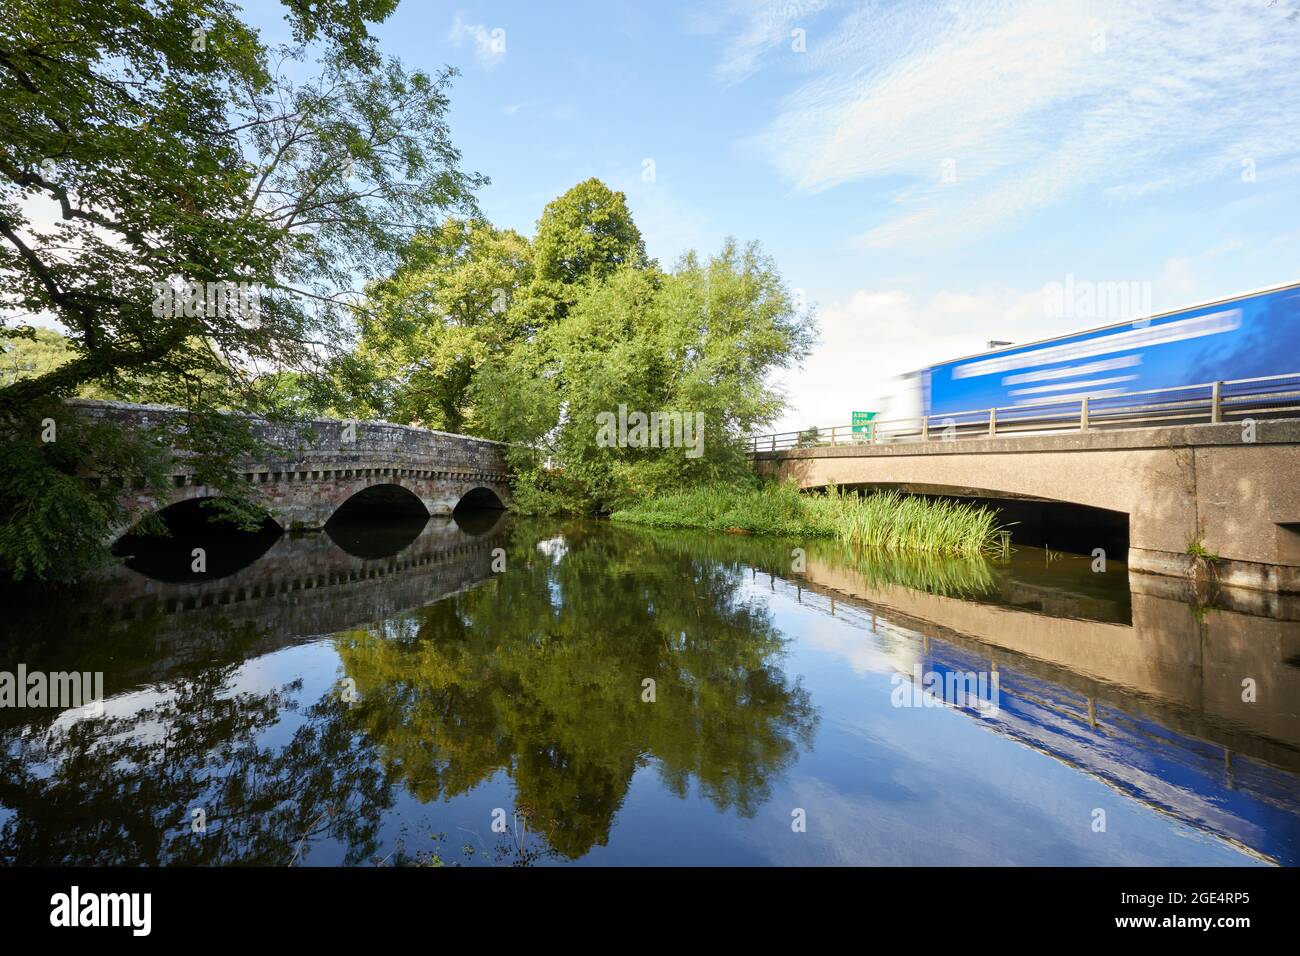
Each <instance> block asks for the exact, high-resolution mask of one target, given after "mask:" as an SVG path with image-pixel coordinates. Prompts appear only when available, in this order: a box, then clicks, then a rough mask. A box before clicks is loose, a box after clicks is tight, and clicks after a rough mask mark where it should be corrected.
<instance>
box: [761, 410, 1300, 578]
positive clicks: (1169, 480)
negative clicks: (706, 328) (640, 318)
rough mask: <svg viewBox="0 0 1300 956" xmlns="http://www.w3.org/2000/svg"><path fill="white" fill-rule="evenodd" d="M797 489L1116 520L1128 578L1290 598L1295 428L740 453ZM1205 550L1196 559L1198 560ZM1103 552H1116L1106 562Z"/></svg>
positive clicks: (1299, 444)
mask: <svg viewBox="0 0 1300 956" xmlns="http://www.w3.org/2000/svg"><path fill="white" fill-rule="evenodd" d="M749 457H750V460H751V462H752V463H753V467H754V470H755V471H756V472H757V473H759V474H761V475H768V476H771V477H775V478H779V479H784V480H792V481H795V482H797V483H798V484H799V486H800V487H801V488H807V489H811V488H823V487H826V486H828V485H832V484H834V485H841V486H854V487H868V488H896V489H899V490H901V491H905V492H909V493H916V494H940V495H953V496H971V497H980V498H1003V499H1030V500H1037V501H1054V502H1067V503H1072V504H1078V505H1085V506H1089V507H1093V508H1100V509H1106V510H1108V511H1115V512H1122V513H1124V514H1126V515H1127V516H1128V529H1129V551H1128V556H1127V557H1128V565H1129V568H1130V569H1131V570H1134V571H1138V572H1144V573H1150V574H1164V575H1178V576H1185V575H1192V576H1195V575H1198V574H1202V575H1208V576H1211V577H1213V578H1214V579H1215V580H1217V581H1218V582H1219V583H1220V584H1222V585H1225V586H1230V587H1245V588H1254V589H1258V590H1262V591H1273V592H1284V593H1295V592H1300V421H1298V420H1295V419H1280V420H1272V421H1259V422H1252V423H1251V428H1250V429H1249V430H1248V429H1246V428H1245V427H1244V426H1243V424H1242V423H1240V422H1223V423H1218V424H1204V425H1185V426H1172V427H1171V426H1165V427H1158V428H1134V429H1125V430H1095V431H1081V432H1067V433H1058V434H1045V435H1016V436H1006V437H991V438H986V439H964V440H961V441H943V440H938V441H927V442H912V443H906V444H874V445H872V444H860V445H847V446H830V447H811V448H788V449H781V450H777V451H757V452H751V453H750V456H749ZM1202 552H1203V553H1205V554H1208V555H1212V556H1217V559H1216V560H1208V561H1207V560H1206V559H1205V558H1203V557H1200V558H1198V557H1197V555H1198V554H1201V553H1202ZM1111 557H1119V556H1118V555H1111Z"/></svg>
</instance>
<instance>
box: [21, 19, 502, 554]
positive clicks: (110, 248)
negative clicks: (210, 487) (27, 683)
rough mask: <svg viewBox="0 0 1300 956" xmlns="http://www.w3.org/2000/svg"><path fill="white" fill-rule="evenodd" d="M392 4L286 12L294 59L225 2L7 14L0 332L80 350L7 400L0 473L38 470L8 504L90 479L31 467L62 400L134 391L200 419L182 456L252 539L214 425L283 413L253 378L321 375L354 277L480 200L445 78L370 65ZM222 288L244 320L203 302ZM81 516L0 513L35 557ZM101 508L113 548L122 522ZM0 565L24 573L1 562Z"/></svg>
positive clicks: (388, 262)
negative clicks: (375, 26)
mask: <svg viewBox="0 0 1300 956" xmlns="http://www.w3.org/2000/svg"><path fill="white" fill-rule="evenodd" d="M394 6H395V0H325V2H320V3H314V4H304V3H299V2H297V0H285V9H286V16H287V18H288V19H289V21H290V23H291V24H292V26H293V30H294V34H295V40H296V45H295V46H294V47H292V48H285V49H277V50H274V51H272V50H269V49H267V48H266V47H265V46H264V45H263V44H262V43H261V41H260V40H259V38H258V36H257V34H256V33H255V31H254V30H252V28H250V27H249V26H247V25H246V24H244V23H243V22H241V21H240V20H239V18H238V16H237V13H236V11H237V8H236V7H235V6H234V5H233V4H231V3H229V2H226V0H121V2H115V3H110V4H85V3H83V2H81V0H50V2H47V3H43V4H39V5H37V4H31V3H27V2H23V0H0V14H2V15H0V23H2V24H3V26H0V76H2V77H3V82H2V83H0V132H2V133H3V135H2V136H0V315H4V316H14V315H17V316H31V315H51V316H53V317H55V318H56V319H57V320H58V321H59V322H60V323H61V324H62V325H63V326H64V328H66V329H67V331H68V335H69V347H70V349H71V352H72V356H71V358H70V360H69V361H66V362H63V363H61V364H59V365H58V366H56V367H53V368H50V369H48V370H46V371H44V372H42V373H41V374H39V375H34V376H30V377H24V378H18V379H15V380H14V381H10V382H7V383H5V384H3V385H0V428H2V430H3V433H4V435H5V436H6V438H5V439H4V440H3V446H4V447H0V466H2V467H4V468H5V469H6V470H7V469H9V468H11V467H23V468H29V469H35V471H34V472H33V473H32V474H31V475H29V476H28V479H29V480H27V481H24V482H22V483H20V484H19V485H15V484H14V483H9V484H7V486H6V491H7V492H15V491H18V490H21V489H23V488H28V487H33V488H37V489H40V488H44V487H46V486H47V485H48V484H49V482H46V481H43V480H42V478H41V476H42V475H46V476H48V477H49V478H50V480H51V481H53V477H54V475H55V473H56V472H57V473H63V472H60V469H66V468H68V467H71V468H73V469H74V470H75V469H77V468H81V467H82V466H83V465H84V464H85V462H84V461H81V462H70V461H69V460H68V458H67V457H66V455H64V454H63V453H62V451H61V452H60V454H59V456H58V459H59V460H58V462H57V463H56V461H55V460H54V459H53V458H52V457H51V452H50V449H49V447H48V445H42V446H36V447H35V449H34V450H33V448H32V447H30V446H31V445H32V443H34V442H36V441H37V437H36V436H37V435H38V434H39V433H40V423H41V421H42V420H43V419H44V418H46V417H50V416H51V415H53V416H54V417H56V418H57V417H59V414H58V410H57V407H56V404H55V403H57V400H58V399H61V398H64V397H67V396H70V395H73V394H75V393H77V392H78V391H79V390H81V389H83V388H85V387H87V386H90V385H100V386H103V387H105V388H107V389H109V390H110V391H112V392H113V393H115V394H124V393H126V394H130V393H132V392H137V391H139V390H141V389H143V388H145V387H147V388H148V390H149V393H150V396H151V397H152V398H153V399H154V400H156V401H161V402H167V403H170V404H175V405H180V406H184V407H186V408H189V409H191V410H192V414H191V416H190V419H189V420H188V421H185V422H184V423H183V426H184V427H183V430H182V431H181V432H179V433H178V436H177V437H178V440H179V441H181V442H182V445H181V447H183V448H185V450H187V451H189V452H192V453H194V454H195V455H197V456H198V457H200V458H202V459H205V460H207V461H208V462H209V465H210V467H208V469H207V471H208V477H210V478H211V479H212V480H213V481H214V483H215V484H216V485H217V486H218V487H219V488H220V489H221V490H222V491H224V492H225V493H226V494H227V495H228V496H229V500H230V501H232V502H234V504H233V505H232V507H233V508H234V512H235V514H236V516H237V517H242V518H244V519H249V518H251V515H252V511H251V509H249V508H246V507H245V508H241V507H240V503H241V501H242V503H243V504H244V505H247V504H248V502H247V500H246V495H247V491H246V490H245V489H244V488H243V486H242V484H241V483H240V482H238V480H237V471H238V469H237V468H236V467H235V466H234V458H235V457H236V453H237V452H239V451H243V450H245V447H246V445H247V441H246V440H245V441H242V442H241V439H240V436H239V435H238V434H236V432H237V430H238V428H237V425H236V423H234V422H232V420H230V419H229V417H223V416H218V415H216V414H215V410H216V409H218V408H221V407H235V408H243V407H249V408H254V409H257V408H261V407H262V403H264V402H266V401H269V400H273V399H274V398H275V397H276V396H277V394H278V393H277V392H276V391H275V390H266V389H263V390H258V389H255V388H254V387H253V385H252V383H253V381H254V380H255V379H256V378H257V377H258V376H259V375H260V374H262V373H264V372H267V371H279V370H285V369H288V370H296V371H300V372H303V373H306V374H316V373H317V371H318V368H319V365H320V363H321V362H322V361H323V360H324V359H325V358H326V357H328V356H329V354H330V353H331V352H332V351H336V350H337V349H338V348H339V346H340V344H341V343H342V342H343V341H344V338H345V337H344V334H343V333H344V327H343V325H342V317H343V316H344V315H346V314H347V306H348V305H349V304H351V303H355V302H356V301H357V295H358V293H357V290H355V289H354V288H353V287H354V285H356V283H357V280H358V279H361V280H364V279H366V278H378V277H380V276H382V275H385V274H387V273H388V272H390V271H391V270H392V269H393V268H394V267H395V265H396V263H397V257H398V254H399V252H400V251H401V250H402V249H403V248H404V246H405V243H406V240H407V238H408V237H409V236H410V235H413V234H415V233H418V232H421V231H428V230H431V229H434V228H436V227H437V225H438V223H439V222H440V221H441V218H442V217H443V215H444V214H445V213H446V212H447V211H455V212H459V213H461V214H471V213H472V212H473V209H474V203H473V199H472V192H473V190H474V189H475V188H476V187H477V186H478V185H480V184H481V183H482V182H483V181H484V180H483V179H482V178H481V177H478V176H474V175H468V174H465V173H462V172H461V171H460V170H459V168H458V162H459V154H458V153H457V152H456V150H455V149H454V148H453V146H452V145H451V142H450V137H449V134H448V129H447V126H446V122H445V113H446V108H447V95H446V90H447V85H448V83H449V81H450V79H451V77H452V76H453V75H454V71H452V70H450V69H448V70H445V71H443V72H441V73H439V74H437V75H436V76H434V77H430V76H428V75H426V74H423V73H420V72H410V71H407V70H405V69H404V68H403V67H402V66H401V65H400V64H399V63H397V62H396V61H394V60H391V59H384V58H383V57H381V56H380V54H379V53H378V52H377V50H376V49H375V45H374V42H373V39H372V37H371V36H370V35H369V33H368V24H369V23H372V22H376V21H378V20H382V19H383V18H385V17H386V16H388V14H389V13H391V11H392V10H393V9H394ZM308 60H311V66H310V67H307V68H305V69H304V67H303V66H302V65H301V64H302V62H303V61H308ZM304 76H305V78H300V77H304ZM179 282H186V283H197V284H198V285H196V286H193V288H196V289H200V290H203V291H204V297H203V299H202V305H201V306H200V305H199V304H198V303H196V302H193V301H192V302H191V303H190V304H189V306H188V307H185V308H182V309H181V310H180V311H179V313H177V312H174V311H173V310H171V309H169V308H167V307H166V306H168V305H170V303H168V302H167V301H165V300H164V299H163V298H162V297H161V296H160V295H159V290H160V289H162V288H164V287H169V286H172V285H174V284H176V283H179ZM235 283H242V284H245V286H244V287H245V288H246V289H250V290H254V291H256V292H257V296H256V299H255V304H256V308H255V309H244V310H240V309H229V308H223V307H222V305H223V304H224V303H222V302H221V301H219V300H218V299H217V298H216V297H208V296H209V295H210V292H209V290H213V289H222V288H225V287H226V285H225V284H235ZM250 298H251V297H250ZM247 301H248V300H246V302H247ZM3 321H4V323H5V324H6V325H7V324H9V323H10V322H12V321H13V320H12V319H10V318H5V319H4V320H3ZM19 321H21V320H19ZM270 410H271V411H277V410H276V409H274V408H271V409H270ZM63 417H65V418H66V415H64V416H63ZM244 437H245V439H246V438H247V430H246V429H245V430H244ZM18 445H22V446H23V447H16V446H18ZM100 450H101V451H108V450H109V449H105V448H101V449H100ZM130 457H131V456H129V455H128V456H127V459H129V458H130ZM129 464H130V461H129V460H119V459H116V458H113V457H111V456H110V457H100V458H99V459H97V460H96V462H95V465H96V467H97V468H98V470H100V471H101V472H105V473H108V474H118V475H129V474H131V473H130V472H127V471H125V470H124V469H125V468H127V467H128V465H129ZM61 487H65V489H67V491H68V493H69V494H70V493H71V491H70V488H71V486H70V485H66V484H65V485H61ZM81 504H82V505H87V506H86V507H79V506H78V504H77V502H75V501H72V500H70V499H66V498H60V499H55V498H52V497H50V496H49V495H44V494H42V495H38V496H37V497H36V498H14V497H9V496H8V495H7V494H6V496H5V497H3V498H0V520H2V521H3V522H5V523H10V522H19V523H22V524H24V525H25V527H24V528H21V529H19V531H18V532H17V535H18V537H20V538H22V539H23V540H28V541H35V540H37V539H36V537H35V536H36V535H37V534H38V533H45V532H48V531H51V530H52V533H53V534H55V535H56V536H57V535H58V533H59V531H60V529H61V528H62V526H63V525H62V522H63V521H65V520H67V516H69V515H71V514H73V513H75V514H76V515H77V516H78V518H79V519H81V520H84V519H86V518H88V517H91V516H92V515H94V514H96V513H98V512H97V511H96V510H95V509H92V508H90V507H89V506H88V503H87V502H82V503H81ZM100 504H101V505H102V504H103V503H102V502H100ZM100 510H102V514H101V516H100V517H101V519H102V520H101V523H100V524H99V526H98V528H97V529H92V531H93V530H98V531H99V532H100V533H105V532H106V531H107V529H108V528H109V527H111V525H112V523H113V521H114V520H115V519H117V518H120V517H121V515H120V514H118V513H116V512H115V509H113V508H111V507H110V508H107V509H106V510H105V509H100ZM38 529H45V531H38ZM78 533H81V532H80V530H79V531H78ZM2 547H3V545H2V544H0V548H2ZM42 564H43V563H42V562H35V563H32V562H27V563H26V565H25V566H27V567H29V568H33V569H34V568H36V567H38V566H42ZM0 565H4V566H7V567H8V568H9V569H10V570H11V571H13V569H14V568H15V567H16V564H15V557H14V556H13V555H12V554H10V553H8V552H6V551H4V550H0ZM44 566H49V565H48V562H46V563H44Z"/></svg>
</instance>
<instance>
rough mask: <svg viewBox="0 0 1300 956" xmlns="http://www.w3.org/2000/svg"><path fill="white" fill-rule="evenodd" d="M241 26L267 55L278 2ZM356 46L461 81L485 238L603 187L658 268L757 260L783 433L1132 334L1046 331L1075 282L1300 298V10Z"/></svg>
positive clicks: (1087, 10)
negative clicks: (994, 363)
mask: <svg viewBox="0 0 1300 956" xmlns="http://www.w3.org/2000/svg"><path fill="white" fill-rule="evenodd" d="M247 12H248V14H249V16H250V18H251V19H252V20H253V21H254V22H255V23H257V24H259V25H263V26H265V27H266V28H267V34H266V35H267V39H277V38H278V37H279V35H280V34H282V32H283V31H282V28H281V27H279V26H278V24H279V22H280V13H279V4H272V3H269V2H264V0H257V2H250V3H249V4H248V6H247ZM798 31H802V32H798ZM375 32H376V34H377V35H378V37H379V39H380V42H381V45H382V47H383V48H384V49H385V51H387V52H389V53H392V54H394V55H397V56H399V57H400V58H401V59H402V60H403V61H404V62H405V63H406V64H407V65H408V66H416V67H421V68H425V69H428V70H435V69H438V68H439V67H441V66H442V65H444V64H448V63H450V64H454V65H456V66H457V67H459V68H460V70H461V72H462V75H461V76H460V77H459V78H458V79H457V80H456V81H455V85H454V87H453V89H452V91H451V102H452V107H451V113H450V121H451V125H452V133H453V139H454V142H455V143H456V144H457V145H458V147H459V148H460V149H461V150H462V152H463V154H464V165H465V166H466V168H469V169H474V170H477V171H480V172H483V173H486V174H487V175H489V176H490V177H491V178H492V185H491V186H489V187H488V188H487V189H485V190H484V191H483V192H482V194H481V202H482V206H483V209H484V211H485V212H486V213H487V215H488V216H489V217H490V218H491V219H492V220H493V221H494V222H495V223H496V224H498V225H501V226H509V227H512V228H515V229H518V230H520V231H522V232H524V233H526V234H531V233H532V231H533V228H534V225H535V222H536V220H537V217H538V216H539V214H540V213H541V210H542V207H543V206H544V205H545V204H546V203H547V202H548V201H549V200H551V199H552V198H554V197H555V196H557V195H559V194H560V193H562V192H563V191H564V190H565V189H567V188H568V187H570V186H572V185H573V184H574V183H576V182H579V181H580V180H582V179H585V178H587V177H588V176H598V177H600V178H601V179H603V180H604V181H605V182H607V183H608V184H609V185H610V186H612V187H614V188H616V189H620V190H623V191H624V192H625V193H626V194H627V196H628V200H629V203H630V205H631V208H632V211H633V214H634V216H635V218H636V220H637V222H638V224H639V225H640V227H641V229H642V232H643V233H644V234H645V237H646V241H647V245H648V247H649V250H650V252H651V254H652V255H654V256H656V257H657V258H659V259H660V261H661V262H662V263H664V264H665V265H667V264H669V263H671V262H672V261H673V260H674V259H675V258H676V257H677V256H678V255H679V254H680V253H681V252H683V251H684V250H686V249H688V248H696V249H699V250H700V251H701V252H706V253H707V252H709V251H712V250H716V249H717V248H718V246H719V245H720V244H721V242H722V240H723V238H724V237H725V236H728V235H734V236H736V237H737V238H739V239H742V240H749V239H757V240H759V241H760V242H761V243H762V245H763V246H764V248H765V249H766V250H767V251H768V252H769V253H771V254H772V255H773V256H774V257H775V259H776V261H777V263H778V265H779V267H780V268H781V270H782V273H783V274H784V275H785V277H786V279H787V281H788V282H789V284H790V285H791V286H792V287H794V288H796V289H798V290H800V294H801V295H803V296H804V297H806V299H807V300H808V301H810V302H812V303H814V304H815V305H816V306H817V313H818V319H819V324H820V325H821V328H822V341H821V344H820V345H819V347H818V349H817V351H816V352H815V354H814V355H813V356H812V357H811V358H810V360H809V362H808V363H807V364H806V366H805V368H804V369H803V370H802V371H798V372H793V373H791V374H788V375H784V376H782V377H781V384H782V385H783V386H784V387H785V388H786V389H787V391H788V392H789V395H790V398H791V400H792V408H791V411H790V412H789V414H787V416H786V417H785V418H784V419H783V424H784V425H786V426H789V427H794V426H802V425H807V424H810V423H814V422H815V423H820V424H832V423H837V422H847V420H848V418H849V413H850V412H851V411H852V410H854V409H869V408H871V407H872V403H873V402H874V399H875V395H876V394H877V393H878V391H879V389H880V386H881V385H882V384H883V383H884V382H885V381H886V380H887V378H888V377H889V376H890V375H892V374H894V373H897V372H901V371H905V370H908V369H910V368H914V367H919V366H921V365H924V364H929V363H930V362H935V361H940V360H943V359H947V358H952V357H956V356H958V355H965V354H969V353H971V352H976V351H979V350H981V349H982V348H983V347H984V345H985V342H986V341H987V340H989V339H993V338H996V339H1006V340H1011V341H1029V340H1032V339H1035V338H1040V337H1044V336H1048V335H1052V334H1059V333H1061V332H1065V331H1069V330H1070V329H1073V328H1078V327H1081V326H1087V325H1093V324H1103V323H1104V321H1110V320H1113V319H1119V318H1124V316H1104V317H1102V318H1101V319H1100V320H1099V321H1096V322H1087V321H1084V322H1081V321H1080V320H1079V319H1078V318H1073V319H1062V318H1059V317H1055V318H1054V317H1051V316H1050V315H1049V314H1048V311H1047V310H1045V308H1044V304H1043V302H1044V294H1043V288H1044V286H1045V285H1046V284H1048V283H1052V282H1058V283H1059V282H1064V281H1065V277H1066V276H1067V275H1071V276H1073V277H1074V278H1075V281H1076V282H1078V281H1085V282H1119V281H1125V282H1130V281H1131V282H1141V283H1148V284H1149V285H1148V286H1147V288H1149V290H1150V301H1151V305H1152V306H1153V308H1154V309H1156V310H1163V309H1168V308H1174V307H1177V306H1180V305H1183V304H1188V303H1191V302H1195V301H1199V300H1204V299H1211V298H1217V297H1220V296H1224V295H1230V294H1234V293H1237V292H1241V291H1246V290H1249V289H1255V288H1260V287H1264V286H1270V285H1276V284H1280V283H1283V282H1288V281H1292V280H1295V279H1300V256H1298V255H1297V254H1298V253H1300V189H1298V188H1297V185H1298V183H1300V137H1298V136H1297V135H1296V133H1295V132H1294V126H1295V124H1296V122H1297V120H1298V119H1300V0H1252V2H1248V3H1240V4H1238V3H1232V2H1228V0H1218V2H1212V3H1203V2H1200V0H1177V2H1159V0H1152V2H1147V3H1141V4H1133V3H1123V2H1101V0H1093V2H1079V0H1053V2H1051V3H1043V2H958V3H949V4H944V3H919V2H906V3H869V2H868V3H863V2H833V0H783V2H775V3H773V2H764V0H720V2H708V0H705V2H694V3H670V2H655V3H649V2H641V3H632V2H618V0H600V2H575V3H562V2H555V3H536V2H494V3H481V4H477V5H475V4H455V3H452V4H446V3H435V2H428V0H403V3H402V4H401V6H399V8H398V11H397V12H396V13H395V14H394V16H393V17H392V18H391V19H390V20H388V21H387V22H385V23H383V24H381V25H380V26H379V27H378V28H377V29H376V31H375ZM647 161H651V162H653V177H652V178H651V177H649V176H648V175H647V169H648V167H647V165H646V164H647Z"/></svg>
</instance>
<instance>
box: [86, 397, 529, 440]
mask: <svg viewBox="0 0 1300 956" xmlns="http://www.w3.org/2000/svg"><path fill="white" fill-rule="evenodd" d="M66 404H68V405H74V406H77V407H79V408H85V409H88V410H91V411H93V410H95V409H104V410H105V411H116V412H146V413H157V414H160V415H164V416H175V415H184V414H185V413H186V412H187V411H188V409H185V408H182V407H180V406H179V405H150V404H140V403H136V402H118V401H110V400H106V399H96V398H70V399H68V400H67V402H66ZM219 414H222V415H236V416H239V417H241V418H246V419H248V420H249V421H251V422H254V423H255V424H259V425H266V426H267V427H277V426H281V425H283V426H285V427H293V428H310V427H311V426H312V425H325V426H328V427H330V428H335V427H338V426H341V425H345V424H347V423H348V422H349V421H352V420H351V419H344V418H304V419H296V420H290V421H287V422H283V423H280V422H273V421H271V420H270V419H268V418H264V417H263V416H261V415H250V414H247V413H244V412H234V411H221V412H220V413H219ZM355 423H356V424H357V425H358V426H361V425H372V426H379V427H382V428H386V429H387V428H394V429H400V430H402V431H406V432H411V433H412V434H417V435H437V436H439V437H441V438H454V439H456V440H458V441H466V442H476V443H478V444H483V445H497V446H499V447H502V448H505V447H508V446H509V445H510V444H511V443H510V442H503V441H496V440H495V439H492V438H479V437H477V436H475V435H461V434H458V433H456V432H443V431H438V430H437V429H434V428H421V427H420V426H418V425H402V424H399V423H397V422H387V421H383V420H378V419H356V420H355Z"/></svg>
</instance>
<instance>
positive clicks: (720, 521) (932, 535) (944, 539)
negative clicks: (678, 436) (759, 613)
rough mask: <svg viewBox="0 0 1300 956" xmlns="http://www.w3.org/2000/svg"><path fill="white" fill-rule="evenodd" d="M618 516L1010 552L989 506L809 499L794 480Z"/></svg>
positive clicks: (892, 546) (689, 496)
mask: <svg viewBox="0 0 1300 956" xmlns="http://www.w3.org/2000/svg"><path fill="white" fill-rule="evenodd" d="M611 518H612V519H613V520H614V521H617V522H624V523H627V524H640V525H648V526H650V527H656V528H698V529H701V530H706V531H722V532H729V533H733V534H735V533H744V534H763V535H785V536H789V537H817V538H834V539H836V540H838V541H841V542H843V543H844V544H846V545H850V546H853V547H856V548H863V549H868V550H872V551H878V552H884V553H891V552H909V553H930V554H948V555H957V556H963V557H974V556H977V555H981V554H991V553H994V552H997V551H1000V550H1001V548H1002V543H1001V542H1002V539H1001V533H1002V530H1003V529H1002V527H1001V526H1000V525H999V524H998V519H997V514H996V513H995V512H993V511H991V510H989V509H988V508H984V507H981V506H976V505H968V504H963V503H961V502H955V501H941V500H931V499H926V498H915V497H908V496H905V495H901V494H899V493H898V492H894V491H887V492H876V493H874V494H870V495H866V496H865V497H864V496H860V495H857V494H855V493H853V492H847V491H845V490H843V489H841V488H834V487H832V488H830V489H828V491H827V493H826V494H825V495H809V494H804V493H802V492H800V491H799V489H798V487H797V486H795V485H794V484H793V483H782V484H777V483H774V482H764V483H756V484H745V483H736V484H728V483H714V484H706V485H699V486H696V487H692V488H686V489H683V490H680V491H673V492H668V493H666V494H661V495H656V496H654V497H651V498H647V499H646V500H644V501H642V502H640V503H638V504H636V505H634V506H632V507H629V508H625V509H623V510H620V511H616V512H615V513H614V514H613V515H611Z"/></svg>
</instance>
